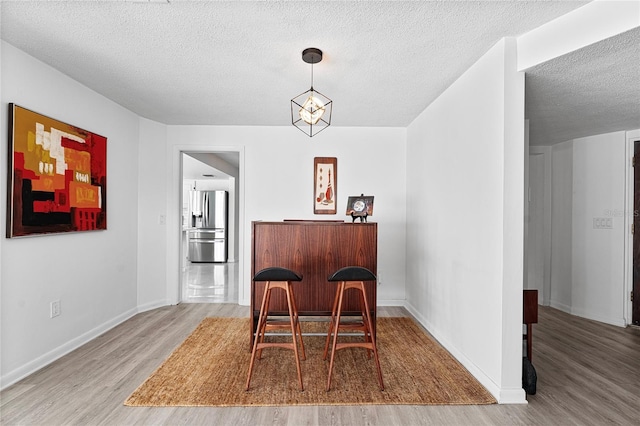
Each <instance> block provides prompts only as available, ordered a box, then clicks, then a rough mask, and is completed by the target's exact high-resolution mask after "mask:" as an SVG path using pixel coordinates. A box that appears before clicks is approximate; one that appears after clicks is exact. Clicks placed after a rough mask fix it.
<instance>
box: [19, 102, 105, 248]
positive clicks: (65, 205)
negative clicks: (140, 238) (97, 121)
mask: <svg viewBox="0 0 640 426" xmlns="http://www.w3.org/2000/svg"><path fill="white" fill-rule="evenodd" d="M8 127H9V156H8V159H9V167H8V176H7V238H14V237H24V236H33V235H43V234H54V233H64V232H78V231H93V230H103V229H107V209H106V201H107V200H106V198H107V194H106V185H107V138H106V137H104V136H100V135H97V134H95V133H92V132H89V131H87V130H84V129H81V128H79V127H76V126H73V125H70V124H67V123H63V122H61V121H58V120H55V119H53V118H50V117H47V116H44V115H41V114H38V113H36V112H33V111H30V110H28V109H26V108H23V107H20V106H18V105H15V104H13V103H10V104H9V126H8Z"/></svg>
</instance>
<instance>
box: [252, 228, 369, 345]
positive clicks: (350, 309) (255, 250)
mask: <svg viewBox="0 0 640 426" xmlns="http://www.w3.org/2000/svg"><path fill="white" fill-rule="evenodd" d="M251 232H252V235H251V276H252V277H253V276H254V275H255V274H256V272H258V271H260V270H262V269H264V268H268V267H271V266H279V267H283V268H287V269H291V270H293V271H295V272H297V273H298V274H301V275H302V281H300V282H294V283H293V291H294V294H295V298H296V305H297V307H298V312H299V314H300V315H301V316H329V315H331V307H332V305H333V298H334V296H335V291H336V285H337V284H336V283H330V282H328V281H327V278H328V277H329V276H330V275H331V274H333V273H334V272H335V271H337V270H338V269H340V268H342V267H345V266H363V267H365V268H367V269H369V270H371V272H373V273H374V274H376V275H377V258H378V224H377V223H375V222H374V223H347V222H337V221H302V220H291V221H284V222H259V221H257V222H252V230H251ZM264 285H265V283H263V282H253V281H252V282H251V315H252V321H251V335H250V342H252V339H251V337H252V336H253V333H254V332H255V328H256V325H257V323H258V316H259V314H260V303H261V301H262V295H263V292H264ZM365 286H366V289H367V296H368V303H369V307H370V309H371V311H372V312H371V318H372V319H373V320H374V328H375V319H376V283H375V282H373V281H371V282H366V283H365ZM279 293H283V292H276V293H274V294H273V295H272V298H271V305H270V313H271V314H273V315H288V312H287V303H286V298H285V296H284V294H279ZM345 296H346V297H345V301H344V302H343V303H344V305H343V306H344V307H343V312H344V315H360V300H359V297H360V294H359V293H358V292H347V293H346V294H345Z"/></svg>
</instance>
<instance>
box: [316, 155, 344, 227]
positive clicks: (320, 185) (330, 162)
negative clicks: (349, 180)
mask: <svg viewBox="0 0 640 426" xmlns="http://www.w3.org/2000/svg"><path fill="white" fill-rule="evenodd" d="M313 170H314V171H313V213H314V214H336V212H337V207H336V198H337V196H336V194H337V192H338V189H337V188H338V159H337V158H335V157H315V158H314V159H313Z"/></svg>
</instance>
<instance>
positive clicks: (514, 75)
mask: <svg viewBox="0 0 640 426" xmlns="http://www.w3.org/2000/svg"><path fill="white" fill-rule="evenodd" d="M514 52H515V49H514V46H513V43H512V42H510V41H502V42H500V43H498V44H497V45H496V46H494V47H493V48H492V49H491V50H490V51H489V52H488V53H487V54H485V55H484V56H483V57H482V58H481V59H480V60H479V61H478V62H477V63H476V64H474V65H473V66H472V67H471V68H470V69H469V70H468V71H467V72H466V73H465V74H464V75H463V76H462V77H460V78H459V79H458V80H457V81H456V82H455V83H454V84H453V85H452V86H450V87H449V88H448V89H447V90H446V91H445V92H444V93H443V94H442V95H441V96H440V97H439V98H438V99H437V100H436V101H435V102H434V103H432V104H431V105H430V106H429V107H427V109H426V110H425V111H424V112H423V113H422V114H421V115H420V116H419V117H418V118H417V119H416V120H414V122H413V123H412V124H411V125H410V126H409V128H408V134H407V212H408V214H407V230H408V232H407V289H406V291H407V304H408V307H409V309H410V310H411V312H412V313H413V314H414V315H415V316H416V317H417V318H418V319H419V320H420V321H421V322H422V323H423V324H424V325H425V326H426V327H427V329H428V330H429V331H430V332H431V333H432V334H433V335H434V336H435V337H436V338H437V339H438V340H439V341H440V342H441V343H442V344H443V345H444V346H445V347H446V348H447V349H448V350H449V351H451V352H452V353H453V354H454V355H455V356H456V358H458V360H460V361H461V362H462V363H463V364H464V365H465V367H467V368H468V369H469V370H470V371H471V372H472V373H473V374H474V375H475V376H476V377H477V378H478V379H480V381H481V382H482V383H483V384H484V385H485V386H486V387H487V388H488V389H489V390H490V391H491V392H492V393H493V394H494V395H496V396H497V397H498V399H499V400H500V402H524V397H525V395H524V392H523V391H522V388H521V376H520V373H521V362H522V360H521V356H522V352H521V349H522V341H521V340H522V336H521V322H522V288H523V282H522V250H523V240H522V238H523V232H524V231H523V217H524V200H523V192H524V191H523V188H524V111H523V108H524V76H523V74H522V73H518V72H516V70H515V57H514ZM517 194H519V195H517ZM507 253H510V254H507ZM507 264H509V265H512V266H513V268H514V270H510V271H509V270H506V269H505V267H506V265H507ZM518 273H519V277H518ZM507 307H508V308H511V310H508V309H506V308H507Z"/></svg>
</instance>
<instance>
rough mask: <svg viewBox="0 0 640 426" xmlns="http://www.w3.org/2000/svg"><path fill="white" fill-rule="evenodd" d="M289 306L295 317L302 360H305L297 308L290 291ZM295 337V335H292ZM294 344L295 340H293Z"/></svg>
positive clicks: (305, 355)
mask: <svg viewBox="0 0 640 426" xmlns="http://www.w3.org/2000/svg"><path fill="white" fill-rule="evenodd" d="M291 305H292V306H293V315H294V317H295V324H296V331H297V333H298V338H299V339H300V349H301V350H302V359H303V360H306V359H307V354H306V353H305V351H304V341H303V340H302V328H301V327H300V317H299V316H298V307H297V306H296V298H295V297H294V295H293V291H291ZM294 337H295V334H294ZM294 343H295V339H294Z"/></svg>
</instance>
